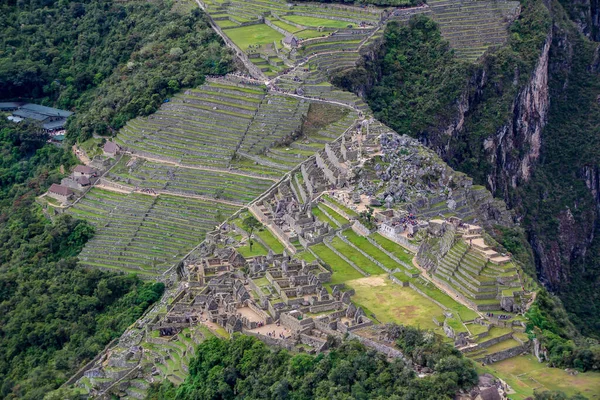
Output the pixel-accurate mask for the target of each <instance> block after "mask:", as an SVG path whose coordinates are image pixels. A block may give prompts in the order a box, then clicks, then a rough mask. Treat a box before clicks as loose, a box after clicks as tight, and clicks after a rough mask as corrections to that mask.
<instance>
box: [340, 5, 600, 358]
mask: <svg viewBox="0 0 600 400" xmlns="http://www.w3.org/2000/svg"><path fill="white" fill-rule="evenodd" d="M554 13H555V14H556V16H555V18H558V19H559V20H561V26H563V27H566V28H563V29H564V31H563V32H561V34H564V35H566V36H565V37H567V38H568V39H569V40H570V41H571V42H572V43H573V45H572V49H573V51H574V54H571V53H568V52H567V50H565V49H563V50H562V51H564V53H563V52H561V51H559V50H561V49H560V48H559V49H557V51H556V53H555V54H553V56H554V57H555V58H556V60H555V63H556V65H560V66H562V68H563V69H558V70H557V71H556V72H555V73H554V74H553V75H551V77H552V78H553V79H551V81H550V84H551V86H550V89H551V90H552V92H551V95H555V97H556V99H557V100H556V101H551V108H550V116H549V123H548V126H546V128H545V130H544V139H543V152H544V157H543V158H541V160H542V162H541V163H540V165H539V166H538V167H537V170H536V171H535V173H534V174H533V176H532V178H531V180H530V181H529V182H528V183H526V184H524V185H523V186H521V187H519V188H517V189H516V190H514V189H511V188H509V189H507V190H508V191H507V192H503V191H502V190H501V188H498V190H497V193H496V194H497V195H503V196H505V197H508V198H509V199H510V200H511V201H512V202H513V206H514V207H516V209H517V211H518V212H519V213H520V214H521V215H523V216H524V227H525V229H526V231H527V233H528V235H529V239H530V241H531V244H532V245H533V246H542V247H543V248H546V249H547V250H546V251H549V249H552V248H553V246H555V245H558V246H561V247H562V246H564V247H567V246H568V244H567V243H561V242H562V240H561V238H560V235H561V233H560V230H559V226H560V224H564V223H565V222H564V220H565V219H566V217H565V218H563V217H561V213H563V212H564V210H565V208H568V209H570V210H571V211H570V212H571V215H572V218H573V219H574V222H573V223H572V225H570V226H571V227H572V229H574V230H576V229H577V228H575V227H576V226H585V225H586V224H589V223H590V221H593V218H594V217H593V213H594V211H593V210H594V209H595V205H594V202H593V198H592V196H591V195H590V192H589V191H588V189H587V188H586V186H585V182H584V181H583V180H582V179H580V176H581V172H580V171H581V170H582V168H584V167H585V166H586V165H588V166H591V165H594V163H595V162H597V160H598V158H599V157H598V155H597V154H596V153H597V149H598V146H597V145H595V144H593V143H596V142H597V141H598V135H597V122H595V121H597V120H598V117H597V113H598V109H599V108H598V106H597V102H596V101H594V100H593V99H594V98H595V96H596V95H597V93H599V92H600V90H599V89H598V88H597V82H598V75H597V71H596V70H595V69H593V68H590V67H589V66H590V64H592V62H593V57H592V54H593V51H594V49H595V48H596V44H593V43H590V42H589V41H587V40H585V39H583V38H581V37H580V36H579V35H578V34H577V33H575V32H572V31H571V30H570V29H569V28H568V27H569V24H570V22H569V21H567V20H566V18H565V16H564V15H563V14H561V11H560V6H557V7H555V8H554ZM549 21H550V15H549V13H548V10H547V9H546V8H545V6H544V5H543V4H542V2H541V1H526V2H523V11H522V14H521V17H520V18H519V20H517V21H516V22H515V23H514V24H513V25H512V26H511V27H510V31H511V36H510V38H509V41H508V44H507V45H506V46H504V47H502V48H500V49H499V50H497V51H495V52H491V53H489V54H488V55H487V56H486V57H485V58H484V59H483V61H482V63H481V65H472V64H471V65H469V64H466V63H464V62H462V61H461V60H460V59H459V58H457V57H456V56H455V55H454V51H453V50H452V49H451V48H450V47H449V45H448V43H447V42H446V41H445V40H444V38H443V37H442V36H441V35H440V31H439V29H438V26H437V24H436V23H434V22H433V21H432V20H431V19H429V18H428V17H426V16H416V17H414V18H412V19H411V20H410V22H409V23H408V24H407V25H399V24H395V23H389V24H388V25H387V27H386V30H385V34H384V37H383V42H382V45H381V47H379V48H378V49H376V50H375V53H374V54H369V55H367V56H365V57H364V58H363V60H362V61H361V63H359V65H358V67H357V68H356V69H354V70H350V71H346V72H345V73H344V74H340V75H338V76H336V77H335V78H334V83H336V84H337V85H339V86H342V87H344V88H346V89H349V90H352V91H354V92H356V93H364V94H365V96H364V97H365V98H366V100H367V102H368V103H369V105H370V106H371V107H372V109H373V111H374V113H375V116H376V117H377V118H379V119H381V120H382V121H384V122H385V123H386V124H388V125H390V126H391V127H393V128H394V129H395V130H396V131H397V132H399V133H405V134H408V135H411V136H413V137H417V138H420V139H422V140H424V141H426V142H427V143H428V144H429V145H430V146H431V147H434V148H438V149H440V151H441V152H442V153H443V154H444V156H445V158H446V160H447V161H448V162H449V163H450V164H451V165H453V166H454V167H455V168H457V169H459V170H461V171H463V172H466V173H467V174H469V175H470V176H472V177H473V178H474V179H475V180H476V181H477V182H478V183H480V184H486V183H488V176H489V175H490V174H493V170H494V166H493V165H492V163H491V162H490V159H489V158H488V157H487V154H486V151H485V149H484V139H486V138H488V137H490V134H491V132H495V131H496V130H498V129H500V127H501V126H503V124H505V123H506V121H507V119H509V118H510V117H511V113H512V112H513V101H514V98H515V96H517V94H518V92H519V88H520V87H522V86H523V85H525V84H526V83H527V82H528V80H529V79H530V72H529V71H532V70H533V68H534V67H535V65H536V63H537V60H538V57H539V52H540V51H541V47H542V45H543V43H544V41H545V39H546V36H547V32H548V29H549ZM566 65H568V66H569V67H568V68H567V67H565V66H566ZM515 71H519V74H515ZM482 74H486V75H485V76H486V78H485V79H486V80H487V83H486V84H485V85H482V87H481V88H478V87H476V86H475V80H476V79H483V78H481V76H482ZM566 80H567V81H568V82H570V84H569V85H567V86H566V89H565V85H564V82H565V81H566ZM584 88H585V89H584ZM463 94H464V95H465V96H473V97H472V98H473V99H474V100H473V101H472V102H471V103H470V107H471V108H470V109H469V110H467V112H466V118H465V120H464V121H463V122H462V124H464V125H463V129H462V131H459V132H460V136H455V137H450V138H448V136H446V135H443V134H441V132H443V130H444V129H446V127H448V126H449V125H450V126H451V125H452V124H453V123H455V122H454V119H455V118H456V114H457V111H458V110H457V103H458V102H459V100H460V98H461V97H462V96H463ZM574 132H577V133H578V134H577V135H574V134H573V133H574ZM448 141H449V143H448ZM584 143H588V144H590V145H589V146H586V145H585V144H584ZM526 150H527V149H515V151H516V152H519V151H521V152H524V151H526ZM566 182H568V184H566ZM509 231H510V230H509ZM509 231H507V230H505V229H502V230H501V229H499V230H498V232H497V234H499V240H501V241H502V242H503V243H504V244H505V245H506V247H507V248H508V249H510V250H511V252H513V254H515V255H516V256H517V257H518V259H519V260H520V261H521V262H523V263H524V264H525V269H526V270H527V271H528V272H529V273H530V274H536V272H535V266H534V265H532V264H533V262H532V259H531V258H530V256H529V250H527V248H528V247H529V245H528V244H527V243H525V238H524V236H522V235H520V234H519V233H518V232H517V231H514V232H512V231H510V232H509ZM594 237H597V235H594ZM597 241H598V240H597V239H594V242H593V243H592V246H591V247H590V249H589V252H588V254H587V256H586V257H583V258H579V259H577V261H575V262H574V263H573V264H572V265H570V262H569V261H563V268H564V271H565V272H564V274H565V276H567V277H568V278H567V279H565V280H564V281H563V282H562V283H561V284H560V285H559V286H558V287H557V286H555V287H554V289H558V290H557V292H558V294H560V295H561V297H562V299H563V301H564V304H565V306H566V307H567V310H568V311H569V312H570V313H572V314H571V316H572V318H573V321H574V322H576V324H577V327H578V328H579V329H580V330H581V331H582V332H583V333H584V334H586V335H596V336H597V333H598V328H597V326H598V323H599V321H600V319H599V317H598V316H599V315H600V314H599V313H598V312H597V311H598V309H597V307H598V305H597V304H598V299H597V293H598V291H597V288H598V278H597V276H598V273H597V267H596V266H597V263H594V261H596V260H595V259H596V258H597V251H595V250H596V249H597V247H598V246H597V243H596V242H597ZM558 243H560V244H558ZM573 245H574V246H577V247H581V243H576V244H573ZM536 250H538V251H539V248H536ZM573 251H578V250H577V249H574V250H573ZM538 255H539V254H538ZM538 263H539V259H538ZM548 273H549V271H543V270H540V269H539V267H538V270H537V277H538V278H540V279H542V280H545V279H546V276H545V274H548ZM582 294H583V295H582ZM541 299H542V300H541V301H540V302H539V306H538V307H537V308H535V309H534V310H533V311H532V314H531V317H532V320H533V321H534V322H532V328H531V329H532V331H533V330H534V329H533V326H535V327H536V329H539V330H538V331H537V333H538V337H540V338H541V339H542V340H543V342H544V343H545V344H546V345H547V346H548V349H549V351H550V353H551V357H552V363H553V364H554V365H556V366H562V367H565V366H567V367H573V366H575V367H578V368H580V369H582V370H587V369H595V368H597V365H596V364H595V363H596V361H593V360H596V359H597V357H598V346H597V343H596V342H595V341H594V340H591V341H590V340H586V339H584V338H582V337H579V334H578V333H577V329H575V328H574V327H573V326H572V325H571V324H570V322H568V317H567V315H566V314H565V313H564V310H563V306H562V304H561V302H560V301H558V300H556V299H553V298H552V296H550V295H549V294H545V296H543V297H542V298H541ZM534 314H535V315H534Z"/></svg>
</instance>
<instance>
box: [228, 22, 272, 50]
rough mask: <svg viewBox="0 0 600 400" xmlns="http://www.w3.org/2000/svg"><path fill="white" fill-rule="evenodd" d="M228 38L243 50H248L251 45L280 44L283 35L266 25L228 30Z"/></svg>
mask: <svg viewBox="0 0 600 400" xmlns="http://www.w3.org/2000/svg"><path fill="white" fill-rule="evenodd" d="M226 33H227V36H229V38H230V39H231V40H233V42H234V43H235V44H236V45H238V47H239V48H240V49H242V50H247V49H248V48H249V46H250V45H257V44H261V45H265V44H267V43H273V42H278V43H279V42H280V41H281V39H283V35H282V34H281V33H279V32H277V31H276V30H275V29H272V28H271V27H269V26H267V25H265V24H257V25H249V26H243V27H241V28H233V29H227V32H226Z"/></svg>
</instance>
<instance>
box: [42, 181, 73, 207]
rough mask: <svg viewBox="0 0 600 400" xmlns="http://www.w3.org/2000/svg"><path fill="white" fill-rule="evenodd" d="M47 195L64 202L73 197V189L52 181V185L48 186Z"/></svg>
mask: <svg viewBox="0 0 600 400" xmlns="http://www.w3.org/2000/svg"><path fill="white" fill-rule="evenodd" d="M48 196H50V197H52V198H54V199H56V200H58V201H60V202H62V203H66V202H67V201H69V200H71V198H72V197H73V191H72V190H71V189H69V188H68V187H66V186H62V185H58V184H56V183H53V184H52V186H50V189H48Z"/></svg>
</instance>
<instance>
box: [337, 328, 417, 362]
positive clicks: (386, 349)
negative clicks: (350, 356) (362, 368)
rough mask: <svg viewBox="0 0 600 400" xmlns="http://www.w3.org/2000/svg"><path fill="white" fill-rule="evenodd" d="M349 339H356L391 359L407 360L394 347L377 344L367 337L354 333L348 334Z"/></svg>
mask: <svg viewBox="0 0 600 400" xmlns="http://www.w3.org/2000/svg"><path fill="white" fill-rule="evenodd" d="M348 338H350V339H356V340H358V341H359V342H361V343H362V344H364V345H365V346H367V347H369V348H371V349H374V350H376V351H378V352H380V353H383V354H385V355H386V356H388V357H390V358H401V359H403V360H405V361H406V358H404V354H402V352H401V351H400V350H398V349H395V348H393V347H390V346H386V345H384V344H382V343H377V342H375V341H373V340H371V339H367V338H365V337H362V336H359V335H357V334H355V333H352V332H348Z"/></svg>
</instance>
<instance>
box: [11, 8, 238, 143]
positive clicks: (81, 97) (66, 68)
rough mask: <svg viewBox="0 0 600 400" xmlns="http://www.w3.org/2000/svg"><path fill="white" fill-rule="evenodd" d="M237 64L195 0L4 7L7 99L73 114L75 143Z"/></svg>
mask: <svg viewBox="0 0 600 400" xmlns="http://www.w3.org/2000/svg"><path fill="white" fill-rule="evenodd" d="M190 5H192V7H190ZM230 68H231V56H230V54H229V52H228V50H227V49H226V48H225V47H224V46H222V45H221V42H220V40H219V38H218V36H217V35H216V34H215V33H214V32H213V31H212V30H211V29H210V27H209V25H208V24H207V22H206V19H205V16H204V15H203V14H202V12H201V11H200V10H199V9H198V8H197V7H194V6H193V4H192V3H185V2H182V3H179V2H177V1H159V2H137V1H136V2H117V1H112V0H100V1H95V0H94V1H92V0H81V1H78V2H71V1H65V0H27V1H24V0H19V1H16V2H15V1H9V2H8V3H7V2H2V3H1V4H0V97H2V98H3V99H5V100H9V99H19V98H23V99H26V98H33V99H36V102H40V101H41V102H42V103H44V104H46V105H54V106H57V107H59V108H62V109H67V110H71V111H75V112H76V114H75V115H74V116H73V117H72V118H71V120H70V121H69V125H68V128H69V129H68V140H69V141H71V142H72V141H74V140H76V139H83V140H85V139H87V138H89V137H91V135H92V134H93V133H97V134H110V133H111V132H113V131H115V130H117V129H119V128H120V127H121V126H123V125H124V123H125V122H126V121H127V120H129V119H131V118H133V117H135V116H137V115H148V114H150V113H152V112H154V111H156V109H157V108H158V107H159V106H160V104H161V103H162V102H163V100H164V99H165V98H167V97H168V96H169V95H170V94H172V93H175V92H177V91H178V90H179V89H180V88H181V87H191V86H196V85H198V84H200V83H202V81H203V79H204V76H205V75H206V74H219V73H224V72H227V71H229V69H230Z"/></svg>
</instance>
